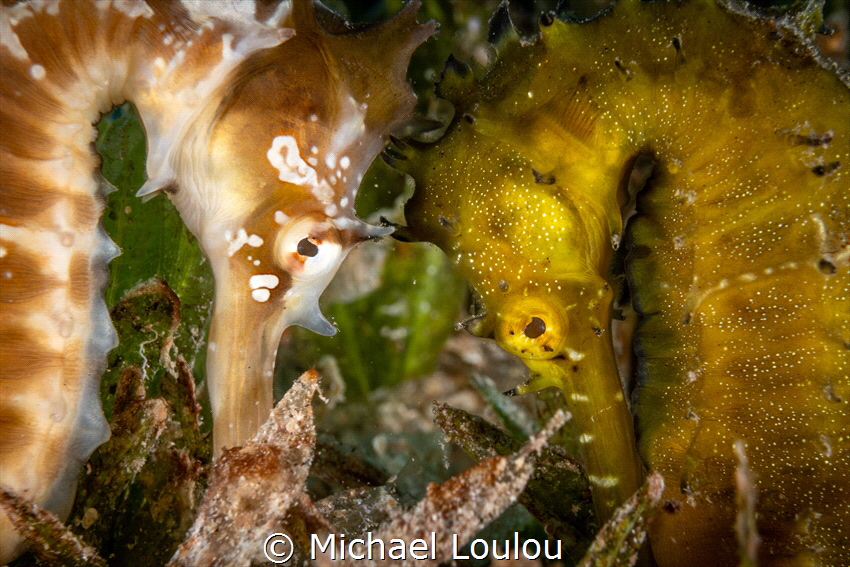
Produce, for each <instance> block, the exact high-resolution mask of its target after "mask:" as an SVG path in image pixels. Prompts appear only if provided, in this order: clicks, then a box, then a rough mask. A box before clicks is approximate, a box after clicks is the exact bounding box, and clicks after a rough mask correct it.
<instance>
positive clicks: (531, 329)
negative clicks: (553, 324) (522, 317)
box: [522, 317, 546, 339]
mask: <svg viewBox="0 0 850 567" xmlns="http://www.w3.org/2000/svg"><path fill="white" fill-rule="evenodd" d="M545 332H546V323H545V322H544V321H543V319H541V318H540V317H532V318H531V323H529V324H528V325H526V326H525V329H524V330H523V331H522V333H523V334H524V335H525V336H526V337H528V338H529V339H536V338H537V337H539V336H540V335H542V334H543V333H545Z"/></svg>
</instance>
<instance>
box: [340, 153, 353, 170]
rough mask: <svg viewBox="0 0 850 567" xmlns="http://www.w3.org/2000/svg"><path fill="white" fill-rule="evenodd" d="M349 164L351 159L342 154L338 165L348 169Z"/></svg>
mask: <svg viewBox="0 0 850 567" xmlns="http://www.w3.org/2000/svg"><path fill="white" fill-rule="evenodd" d="M350 165H351V160H350V159H348V156H342V157H341V158H339V166H340V167H341V168H342V169H348V168H349V166H350Z"/></svg>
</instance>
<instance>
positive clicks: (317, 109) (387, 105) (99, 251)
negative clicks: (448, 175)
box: [0, 0, 434, 563]
mask: <svg viewBox="0 0 850 567" xmlns="http://www.w3.org/2000/svg"><path fill="white" fill-rule="evenodd" d="M6 4H7V3H6V2H4V3H3V5H2V6H0V77H2V79H1V80H0V136H2V137H1V138H0V223H2V227H0V482H2V484H3V485H4V486H5V487H7V488H9V489H10V490H12V491H13V492H16V493H18V494H19V495H22V496H24V497H27V498H30V499H31V500H33V501H34V502H36V503H38V504H41V505H42V506H45V507H47V508H48V509H50V510H52V511H54V512H56V513H57V514H59V515H64V514H67V512H68V510H69V509H70V505H71V501H72V499H73V493H74V489H73V487H74V485H75V484H76V477H77V475H78V473H79V470H80V466H81V465H82V463H83V462H84V461H85V460H86V459H87V458H88V455H89V454H90V453H91V452H92V451H93V450H94V449H95V448H96V447H97V446H98V445H99V444H101V443H102V442H103V441H105V440H106V439H107V438H108V437H109V428H108V426H107V424H106V421H105V419H104V417H103V413H102V411H101V407H100V399H99V390H98V383H99V379H100V374H101V372H102V370H103V367H104V363H105V355H106V353H107V352H108V351H109V350H110V349H111V348H112V347H113V346H114V345H115V341H116V339H115V332H114V330H113V329H112V326H111V324H110V321H109V315H108V313H107V310H106V306H105V305H104V302H103V299H102V297H101V294H102V287H103V282H104V279H105V276H106V263H107V262H108V261H109V260H110V259H111V258H113V257H114V256H115V255H116V254H118V249H117V247H116V246H115V245H114V244H113V243H112V242H111V241H110V240H109V238H108V237H107V236H106V234H105V233H104V232H103V230H102V228H101V227H100V225H99V217H100V214H101V212H102V210H103V193H104V185H105V184H104V183H102V182H101V179H100V177H99V175H98V174H97V173H96V171H97V167H98V164H99V159H98V157H97V156H96V155H94V154H93V152H92V149H91V142H92V140H93V129H92V123H94V122H97V120H98V119H99V117H100V115H101V114H102V113H104V112H106V111H108V110H109V109H110V108H112V107H113V106H114V105H116V104H119V103H121V102H123V101H125V100H129V101H131V102H133V103H134V104H135V105H136V107H137V109H138V111H139V115H140V117H141V120H142V122H143V125H144V127H145V131H146V135H147V147H148V157H147V173H148V178H149V179H148V181H147V183H146V184H145V186H144V187H143V188H142V189H141V190H140V192H139V194H140V195H144V196H147V197H151V196H153V195H155V194H157V193H160V192H164V193H166V194H167V195H168V197H169V198H170V199H171V200H172V201H173V202H174V204H175V205H176V207H177V209H178V210H179V211H180V214H181V216H182V218H183V220H184V221H185V223H186V224H187V226H188V227H189V229H190V230H191V231H192V232H193V233H194V234H195V235H196V236H197V237H198V240H199V241H200V243H201V246H202V248H203V250H204V252H205V254H206V255H207V258H208V259H209V261H210V264H211V265H212V268H213V272H214V275H215V300H214V313H213V320H212V324H211V330H210V337H209V352H208V358H207V360H208V366H207V376H206V379H207V383H208V386H209V392H210V398H211V404H212V412H213V417H214V422H215V423H214V449H215V452H216V453H219V452H220V451H221V449H222V447H226V446H230V447H232V446H234V445H238V444H241V443H242V442H243V441H245V440H246V439H248V438H250V437H251V436H252V435H253V433H254V432H255V431H256V430H257V428H258V427H259V425H260V424H262V423H263V422H264V421H265V420H266V418H267V417H268V415H269V412H270V410H271V408H272V401H273V400H272V383H271V380H272V371H273V365H274V359H275V352H276V350H277V345H278V341H279V340H280V336H281V333H282V332H283V330H284V329H285V328H286V327H288V326H290V325H303V326H305V327H308V328H310V329H312V330H314V331H316V332H318V333H322V334H333V333H334V332H335V329H334V327H333V326H332V325H331V324H330V323H329V322H328V321H327V320H326V319H325V318H324V317H323V316H322V315H321V313H320V312H319V308H318V303H317V300H318V297H319V295H320V294H321V293H322V291H323V290H324V288H325V286H326V285H327V283H328V281H329V280H330V278H331V277H332V276H333V274H334V273H335V272H336V270H337V268H338V267H339V265H340V263H341V262H342V260H343V258H344V257H345V255H346V254H347V252H348V251H349V250H350V249H351V248H352V247H353V246H354V245H355V244H357V243H358V242H361V241H363V240H368V239H371V238H375V237H378V236H381V235H384V234H387V232H389V230H388V229H387V228H382V227H374V226H370V225H368V224H366V223H364V222H362V221H361V220H359V219H358V218H357V217H356V216H355V213H354V199H355V195H356V192H357V189H358V186H359V183H360V181H361V179H362V176H363V174H364V172H365V170H366V168H367V167H368V166H369V164H370V163H371V161H372V160H373V158H374V157H375V155H376V154H377V153H378V152H379V151H380V150H381V148H382V147H383V145H384V143H385V138H386V137H387V135H388V134H389V133H390V132H392V131H394V130H395V129H396V128H397V127H399V126H400V125H401V124H402V123H403V122H404V121H405V120H407V119H408V118H410V116H411V114H412V108H413V104H414V96H413V93H412V91H411V90H410V88H409V86H408V85H407V83H406V82H405V71H406V68H407V64H408V60H409V57H410V55H411V53H412V51H413V49H414V48H415V47H416V46H417V45H419V44H420V43H421V42H422V41H424V40H425V39H426V38H427V37H429V36H430V35H431V34H432V33H433V30H434V25H433V24H426V25H419V24H417V23H416V11H417V4H416V3H411V4H410V5H408V6H407V7H406V8H405V9H404V10H403V11H402V12H401V13H400V14H399V15H397V16H396V17H395V18H394V19H393V20H391V21H390V22H388V23H386V24H383V25H380V26H377V27H372V28H370V29H362V28H361V29H357V30H355V29H350V28H349V27H347V26H346V24H345V23H344V22H343V21H342V20H340V19H339V18H338V17H336V16H335V15H333V14H332V13H330V12H329V11H328V10H327V9H325V8H323V7H314V5H313V3H312V1H310V0H295V1H294V2H286V1H283V2H280V1H278V2H274V1H272V2H265V1H257V2H252V1H244V2H207V1H205V0H171V1H168V0H165V1H153V0H151V1H150V2H147V1H144V0H73V1H72V0H65V1H62V0H31V1H28V2H20V3H17V4H14V5H9V6H7V5H6ZM320 23H321V25H320ZM21 546H22V544H21V541H20V538H19V536H18V534H17V533H16V532H15V531H14V530H13V529H12V528H11V526H10V524H9V520H8V518H7V517H6V516H5V515H0V563H6V562H7V561H9V560H11V559H12V558H14V557H15V556H16V555H17V554H18V553H19V552H20V550H21Z"/></svg>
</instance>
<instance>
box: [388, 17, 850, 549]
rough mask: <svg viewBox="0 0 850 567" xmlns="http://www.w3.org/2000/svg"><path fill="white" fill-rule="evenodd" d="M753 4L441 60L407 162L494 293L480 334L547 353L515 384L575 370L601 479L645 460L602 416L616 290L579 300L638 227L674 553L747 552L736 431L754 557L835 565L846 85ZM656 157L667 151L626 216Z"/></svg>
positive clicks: (849, 422) (636, 276)
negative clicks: (631, 190)
mask: <svg viewBox="0 0 850 567" xmlns="http://www.w3.org/2000/svg"><path fill="white" fill-rule="evenodd" d="M742 11H743V10H739V11H737V12H736V11H733V10H731V9H729V8H724V7H722V6H719V5H716V4H714V3H711V2H696V1H694V2H685V3H645V4H644V3H638V2H621V3H619V4H617V5H615V6H614V7H613V8H612V10H611V12H610V13H606V14H603V15H602V16H600V17H598V18H597V19H595V20H593V21H590V22H586V23H582V24H565V23H562V22H559V21H555V22H554V23H553V24H552V25H551V26H549V27H545V28H543V29H542V32H541V36H540V38H539V39H537V40H536V41H535V42H533V43H531V44H530V45H521V44H520V43H519V42H517V41H510V40H506V41H503V42H502V43H501V44H499V45H498V49H499V58H498V61H497V62H496V63H495V64H494V66H493V67H492V68H491V69H490V70H489V71H488V72H487V74H486V75H485V76H483V77H481V78H479V79H476V78H475V77H473V76H472V73H470V72H464V71H463V70H458V67H457V66H456V65H455V66H454V70H452V68H451V66H450V68H449V69H448V70H447V72H446V74H445V76H444V78H443V80H442V82H441V83H440V86H439V89H440V93H441V94H442V95H443V96H444V97H445V98H447V99H449V100H450V101H451V102H452V103H453V104H454V105H455V107H456V111H457V114H456V117H455V120H454V122H453V123H452V125H451V126H450V127H449V130H448V131H447V134H446V136H445V137H444V138H443V139H442V140H441V141H440V142H438V143H437V144H435V145H433V146H430V147H418V146H415V147H414V149H415V150H419V151H413V152H410V153H411V157H410V161H411V162H412V163H408V162H400V167H403V168H405V169H406V170H407V171H409V172H410V173H411V174H412V175H413V177H414V178H415V180H416V182H417V190H416V193H415V194H414V197H413V198H412V199H411V201H410V202H409V204H408V207H407V211H406V212H407V217H408V222H409V225H410V230H411V232H412V234H413V235H415V236H417V237H419V238H421V239H424V240H429V241H432V242H435V243H437V244H438V245H440V246H441V247H442V248H443V249H444V250H446V252H447V253H448V254H449V255H450V257H452V258H453V259H456V260H457V262H458V263H459V265H460V266H461V267H462V268H463V269H464V271H465V273H466V274H467V276H468V277H469V278H470V281H471V282H472V284H473V286H474V287H475V288H476V290H477V291H478V293H479V294H480V296H481V303H482V306H483V309H484V311H485V312H486V315H485V316H483V318H481V319H479V320H477V321H475V322H474V323H473V324H472V326H471V329H472V330H473V332H476V333H478V334H480V335H482V336H490V337H493V338H495V339H496V340H497V341H498V342H499V343H500V344H502V345H503V346H504V347H505V348H507V349H508V350H510V351H511V352H514V353H515V354H517V355H518V356H520V357H522V358H524V359H525V362H526V364H527V365H528V366H529V367H530V368H531V370H532V379H531V382H530V383H529V384H528V385H526V386H524V387H523V388H521V390H522V391H529V390H534V389H538V388H542V387H546V386H551V385H556V386H558V387H560V388H562V389H563V390H564V392H565V394H566V398H567V403H568V404H569V405H570V409H571V410H572V411H573V413H574V414H575V417H576V419H577V420H578V421H577V425H576V426H577V430H578V433H579V434H580V436H581V437H580V439H579V442H580V447H581V448H582V449H583V453H582V457H583V458H584V460H585V464H586V467H587V470H588V473H589V475H590V477H591V483H592V484H595V485H596V487H595V488H594V497H595V498H596V497H597V495H598V494H602V495H603V498H608V499H609V502H613V501H614V500H615V499H617V498H622V497H623V496H625V495H626V494H625V491H623V490H620V488H619V487H622V485H623V484H627V483H631V484H632V485H634V484H635V482H636V481H635V480H630V479H629V477H628V474H627V472H626V469H625V467H624V465H623V464H622V463H623V461H625V462H629V461H630V460H631V459H633V455H634V452H633V451H634V450H633V449H630V448H629V443H630V441H629V439H628V437H620V438H617V437H614V438H604V437H597V436H595V435H594V433H595V432H596V431H601V429H600V426H599V424H598V423H597V422H598V421H603V420H604V421H607V422H611V421H617V420H619V421H620V422H625V423H629V424H630V423H631V419H632V417H631V414H629V413H628V409H627V406H626V405H625V404H624V403H620V404H619V406H618V405H617V404H618V403H619V401H620V400H619V399H618V398H617V392H618V390H617V388H618V387H619V380H618V378H617V375H616V365H615V364H614V362H613V361H612V360H607V359H605V358H604V356H607V355H600V356H599V357H596V358H595V356H596V355H594V352H593V349H592V348H591V347H590V346H589V345H592V344H594V341H595V340H596V338H595V337H600V336H601V337H608V335H609V332H608V331H609V320H610V311H608V313H607V314H606V316H607V317H608V319H605V320H602V321H600V320H598V316H599V314H605V312H604V311H602V310H596V311H594V310H593V309H591V310H590V313H587V312H584V311H583V309H586V307H585V306H587V307H593V306H594V305H596V302H594V301H593V298H594V297H595V296H594V290H595V289H599V288H600V286H601V285H603V284H602V283H601V282H607V284H608V285H610V286H612V287H616V285H617V280H616V279H615V278H612V276H611V274H612V273H616V271H614V272H609V265H610V262H611V258H612V255H613V254H614V248H616V247H617V246H618V245H619V244H620V243H621V242H622V243H624V245H625V246H627V250H628V254H627V257H626V259H625V274H626V278H627V285H628V290H629V294H630V297H631V302H632V306H633V307H634V309H635V310H636V311H637V312H638V313H639V314H640V316H641V322H640V325H639V327H638V330H637V332H636V335H635V339H634V349H635V353H636V355H637V362H638V369H637V375H636V378H637V382H638V384H637V389H636V392H635V399H634V406H633V410H634V415H635V420H636V421H635V424H636V428H635V431H636V435H637V439H638V445H637V446H638V449H639V453H640V457H641V460H642V461H643V463H644V464H645V466H646V467H647V468H648V469H651V470H652V469H654V470H659V471H660V472H661V473H662V474H663V475H664V478H665V483H666V489H665V495H664V499H665V501H666V505H665V507H664V508H663V509H662V510H660V511H659V512H658V514H657V517H656V518H655V520H654V523H653V525H652V528H651V532H650V535H651V540H652V548H653V552H654V555H655V557H656V559H657V560H658V562H659V564H661V565H691V564H693V561H694V558H700V557H705V558H711V561H712V562H713V563H714V564H718V565H731V564H737V563H738V542H737V539H736V534H735V528H734V524H735V514H736V504H735V494H736V484H735V472H736V468H737V466H738V464H739V461H738V459H737V458H736V455H735V453H734V450H733V447H734V443H735V442H736V441H743V443H744V451H745V453H746V456H747V458H748V460H749V466H750V468H751V469H752V471H753V473H754V475H755V479H756V486H757V491H758V500H757V504H756V514H757V525H758V530H759V534H760V536H761V545H760V547H759V550H758V552H759V560H760V563H759V564H761V565H809V564H823V565H842V564H846V563H845V562H846V558H847V557H848V555H850V542H848V537H850V536H848V534H850V507H848V506H847V502H848V496H850V495H848V490H850V485H848V480H847V474H846V471H847V470H850V438H848V436H847V431H850V412H849V411H848V403H850V397H848V396H850V378H848V376H849V375H850V307H848V306H850V265H848V264H849V262H848V261H850V169H848V167H850V131H848V125H850V89H848V87H847V84H846V82H843V81H842V79H841V78H840V77H839V76H838V75H837V73H835V72H834V71H833V70H830V69H828V68H825V67H828V65H826V64H823V63H821V62H819V60H818V57H817V55H816V54H814V52H813V50H812V48H811V47H809V45H808V44H807V40H806V39H805V38H804V37H803V36H802V34H801V33H800V32H797V31H796V30H794V29H793V28H792V26H791V25H790V24H789V23H788V22H787V21H785V22H777V21H770V20H766V19H759V18H756V17H753V16H752V15H750V14H745V13H741V12H742ZM641 155H647V156H651V157H652V158H653V161H654V168H653V171H652V175H651V177H650V179H649V181H648V183H647V186H646V187H645V188H644V189H643V190H642V191H640V192H639V193H638V195H637V199H636V204H635V208H636V215H635V216H633V217H632V218H631V219H630V220H629V223H628V226H627V227H626V228H625V229H624V227H623V224H624V221H623V215H622V212H621V211H623V210H625V209H626V208H627V203H628V201H629V196H628V193H627V192H626V185H627V183H626V179H627V177H628V175H629V173H630V172H631V169H632V164H633V163H634V162H635V159H636V158H637V157H638V156H641ZM588 282H598V283H597V284H595V285H596V287H592V286H591V285H590V284H589V283H588ZM600 297H601V296H600ZM612 297H613V293H612V294H609V295H608V297H607V298H606V299H605V301H607V302H608V308H609V309H610V301H611V298H612ZM605 340H606V341H608V342H610V338H605ZM600 352H601V350H600ZM588 361H590V362H589V363H588ZM585 363H588V364H585ZM600 391H605V392H607V393H605V394H604V395H603V394H600V393H599V392H600ZM620 397H622V393H621V392H620ZM588 404H589V405H592V406H593V407H592V408H590V409H589V410H588V411H586V410H585V405H588ZM613 412H625V414H621V415H619V416H614V418H613V420H612V419H611V418H610V417H608V416H610V415H611V414H612V413H613ZM606 414H607V415H606ZM598 453H603V455H604V456H603V457H599V456H598ZM618 459H619V461H618ZM600 467H602V468H600ZM606 467H607V470H606ZM606 476H607V477H609V478H610V479H611V480H612V483H614V484H616V485H618V487H614V488H613V491H614V492H613V496H611V495H612V492H610V491H609V492H606V491H605V490H604V489H605V488H610V487H606V486H604V484H603V483H600V480H602V479H604V478H606ZM594 477H596V480H594ZM603 482H604V481H603ZM600 488H602V489H603V490H600ZM605 495H608V496H605ZM597 509H599V510H600V512H601V513H603V514H604V513H605V512H606V510H608V509H610V508H609V507H608V506H602V507H600V506H598V505H597Z"/></svg>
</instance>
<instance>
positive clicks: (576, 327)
mask: <svg viewBox="0 0 850 567" xmlns="http://www.w3.org/2000/svg"><path fill="white" fill-rule="evenodd" d="M501 48H502V51H503V52H504V51H509V50H514V51H515V53H511V54H509V55H511V57H512V62H513V63H514V64H516V65H517V66H519V67H520V68H521V66H522V64H523V63H525V62H526V61H525V59H526V58H528V59H529V60H534V59H532V58H541V57H542V56H544V55H545V46H541V45H538V46H526V47H521V46H519V44H518V42H513V43H503V44H502V45H501ZM529 52H530V53H529ZM518 58H519V59H520V62H519V63H517V62H516V59H518ZM500 71H502V69H501V68H500V67H499V64H498V63H497V65H496V67H494V68H493V69H491V70H490V71H489V72H488V75H487V77H486V81H487V82H486V83H482V81H481V80H479V79H476V78H475V76H474V74H473V73H472V71H471V70H470V69H469V68H467V67H466V66H464V65H462V64H460V63H458V62H457V61H454V60H450V62H449V63H448V65H447V68H446V71H445V72H444V74H443V77H442V80H441V82H440V84H439V85H438V90H439V94H440V95H442V96H443V97H445V98H446V99H448V100H449V101H450V102H451V103H452V104H453V106H454V108H455V115H454V118H453V120H452V122H451V124H450V125H449V127H448V129H447V131H446V133H445V135H444V136H443V137H442V138H441V139H440V140H439V141H438V142H436V143H435V144H430V145H423V144H418V143H416V142H413V141H411V142H410V144H411V149H410V150H409V151H408V152H407V154H408V155H406V156H405V157H407V158H408V159H404V160H399V161H398V162H397V167H399V168H400V169H403V170H404V171H406V172H408V173H409V174H410V175H411V176H412V177H413V178H414V180H415V181H416V191H415V192H414V195H413V197H412V198H411V200H410V201H408V203H407V205H406V216H407V221H408V227H407V229H406V230H407V231H408V232H409V234H410V236H412V237H413V238H415V239H421V240H425V241H429V242H433V243H435V244H437V245H438V246H439V247H441V248H442V249H443V250H444V251H445V252H446V253H447V254H448V255H449V256H450V257H451V258H452V259H454V260H455V261H456V263H457V264H458V265H459V267H460V268H461V270H462V271H463V272H464V274H465V275H466V276H467V278H468V280H469V282H470V283H471V284H472V286H473V288H474V289H475V291H476V293H477V296H478V303H479V307H480V310H481V313H480V314H479V316H478V317H475V318H473V319H472V320H471V321H470V323H469V324H468V325H467V328H468V329H469V330H470V331H471V332H473V333H474V334H476V335H478V336H482V337H489V338H493V339H495V340H496V341H497V342H498V343H499V344H500V345H501V346H502V347H503V348H505V349H507V350H508V351H510V352H511V353H512V354H514V355H516V356H518V357H520V358H521V359H523V360H524V362H526V364H527V365H528V366H529V367H530V368H531V369H532V371H533V372H535V373H538V374H540V375H544V374H548V375H551V372H544V371H543V370H544V368H545V367H546V363H547V361H550V360H551V359H569V358H580V357H582V355H583V353H585V352H587V351H588V349H587V348H585V344H586V343H588V342H593V341H594V339H595V337H596V336H598V335H597V331H599V330H601V329H606V328H607V326H608V322H607V320H605V319H604V317H603V316H602V315H601V314H600V313H598V310H599V308H600V306H601V305H603V304H605V303H606V302H610V299H611V297H612V295H613V291H612V290H611V289H610V287H609V286H608V284H607V283H606V281H605V279H604V277H602V275H604V274H605V273H606V269H607V262H608V261H609V260H610V257H611V253H612V245H611V230H612V228H611V223H609V222H608V220H609V217H610V215H608V214H607V212H605V211H604V209H603V207H602V204H601V203H600V202H599V199H598V195H595V194H593V193H592V191H591V190H590V189H591V188H592V187H593V183H594V180H593V179H585V178H582V177H581V175H577V174H576V173H575V172H576V171H578V168H575V167H574V165H575V164H576V163H577V162H579V161H581V160H582V159H585V158H586V156H584V155H583V154H582V152H581V151H580V145H581V142H580V140H579V139H577V137H576V136H575V135H572V134H570V133H568V132H564V131H563V128H562V127H560V126H558V128H559V130H560V131H558V130H555V127H556V126H557V124H556V123H555V120H556V118H557V117H558V116H559V115H560V113H559V110H560V109H559V108H557V106H558V105H563V104H576V99H575V98H570V99H569V101H568V102H563V101H562V100H561V99H562V98H564V97H562V96H559V95H560V93H559V90H558V89H551V90H546V89H543V88H535V87H534V86H530V85H528V84H523V85H519V86H517V85H510V86H504V85H501V84H499V80H500V76H501V75H500ZM494 76H495V78H494ZM505 76H507V75H505ZM535 97H536V99H535ZM541 99H542V100H541ZM529 101H531V102H529ZM578 101H579V103H581V102H582V101H581V100H580V99H578ZM553 115H554V116H553ZM529 132H530V133H529ZM556 144H557V145H556ZM567 171H570V172H571V174H570V175H567V174H566V172H567ZM587 175H593V173H592V172H590V173H588V174H587ZM585 363H587V361H585ZM548 385H559V384H558V383H557V382H552V381H551V380H545V379H543V378H536V379H535V383H534V386H533V388H532V389H537V388H541V387H545V386H548Z"/></svg>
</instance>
